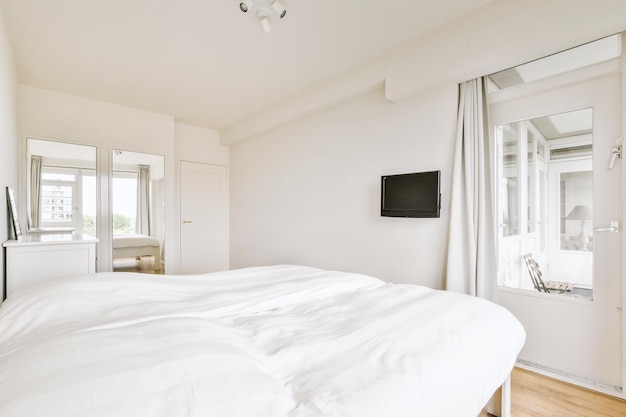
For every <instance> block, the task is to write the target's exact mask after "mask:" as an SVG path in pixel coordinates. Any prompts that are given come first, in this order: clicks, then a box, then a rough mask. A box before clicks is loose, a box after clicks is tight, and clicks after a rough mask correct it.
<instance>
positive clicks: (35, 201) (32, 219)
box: [28, 155, 43, 228]
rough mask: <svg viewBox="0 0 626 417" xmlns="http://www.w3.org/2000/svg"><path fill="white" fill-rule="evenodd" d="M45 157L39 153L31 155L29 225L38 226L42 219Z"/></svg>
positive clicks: (31, 226)
mask: <svg viewBox="0 0 626 417" xmlns="http://www.w3.org/2000/svg"><path fill="white" fill-rule="evenodd" d="M42 163H43V158H42V157H41V156H39V155H31V157H30V198H29V201H30V213H29V216H28V217H29V219H28V220H29V221H28V223H29V227H30V228H37V227H39V225H40V220H41V214H40V211H41V165H42Z"/></svg>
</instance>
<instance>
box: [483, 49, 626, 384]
mask: <svg viewBox="0 0 626 417" xmlns="http://www.w3.org/2000/svg"><path fill="white" fill-rule="evenodd" d="M619 68H620V67H619V60H618V59H613V60H607V61H604V62H602V63H600V64H597V65H594V66H591V67H585V68H583V69H581V70H576V71H570V72H568V73H567V74H565V77H562V76H561V77H552V78H550V79H545V80H541V81H537V82H534V83H528V84H527V85H518V86H516V87H515V88H513V89H510V90H502V91H499V92H496V93H494V94H492V95H491V98H492V104H491V107H490V111H491V114H490V116H491V123H492V131H493V132H494V137H495V142H496V148H497V151H496V155H495V158H496V166H497V169H498V183H497V184H496V189H497V195H498V198H497V200H498V208H497V210H498V213H499V229H498V230H499V237H498V248H499V273H498V288H499V291H498V296H499V302H500V303H501V304H502V305H504V306H505V307H506V308H508V309H509V310H510V311H511V312H512V313H513V314H515V315H516V316H517V317H518V318H519V320H520V321H521V322H522V324H523V325H524V327H525V328H526V331H527V335H528V336H527V343H526V345H525V347H524V349H523V350H522V352H521V354H520V357H519V360H520V362H521V363H523V364H526V365H527V366H529V367H533V368H534V369H538V370H541V371H543V372H546V373H549V374H551V375H554V376H558V377H561V378H562V379H566V380H570V381H572V382H576V383H579V384H580V385H585V386H589V387H591V388H594V389H598V390H601V391H605V392H608V393H611V394H616V395H620V396H623V390H622V387H623V376H624V366H623V347H622V341H623V336H622V308H621V307H622V303H621V302H622V288H621V284H620V279H621V276H622V261H621V256H620V254H621V252H620V251H621V245H622V232H621V231H617V230H616V229H613V228H611V227H609V226H611V225H615V223H612V222H613V221H615V220H617V219H620V218H621V203H620V202H621V198H622V197H621V193H622V189H623V188H622V182H621V178H622V174H621V172H622V162H621V161H618V162H617V163H616V164H615V165H614V167H613V168H612V169H609V161H610V157H611V151H612V148H613V147H614V146H615V145H616V140H617V138H619V137H620V118H619V114H620V111H619V102H620V100H619V94H620V91H621V79H620V70H619ZM525 256H526V259H525ZM529 257H530V258H531V259H532V260H533V261H534V264H533V265H529V264H528V262H526V260H528V258H529ZM533 272H534V273H537V272H538V273H539V278H540V280H541V281H542V282H543V283H544V284H545V287H546V288H542V287H541V286H538V285H537V280H536V279H534V278H536V276H534V275H533ZM535 275H536V274H535Z"/></svg>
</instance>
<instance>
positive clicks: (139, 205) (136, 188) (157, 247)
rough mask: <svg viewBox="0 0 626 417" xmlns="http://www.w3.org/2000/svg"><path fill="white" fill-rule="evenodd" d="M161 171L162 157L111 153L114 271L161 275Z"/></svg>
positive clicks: (162, 219) (162, 172) (163, 264)
mask: <svg viewBox="0 0 626 417" xmlns="http://www.w3.org/2000/svg"><path fill="white" fill-rule="evenodd" d="M164 168H165V158H164V157H163V156H162V155H153V154H146V153H139V152H131V151H124V150H118V149H116V150H113V153H112V173H111V210H112V211H111V217H112V218H111V225H112V254H113V270H114V271H127V272H141V273H150V274H155V273H156V274H162V273H163V271H164V270H165V251H164V247H163V242H164V238H165V233H164V231H165V228H164V225H165V216H164V214H165V213H164V204H165V200H164V177H165V176H164Z"/></svg>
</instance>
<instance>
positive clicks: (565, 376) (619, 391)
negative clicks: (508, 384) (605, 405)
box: [515, 360, 626, 399]
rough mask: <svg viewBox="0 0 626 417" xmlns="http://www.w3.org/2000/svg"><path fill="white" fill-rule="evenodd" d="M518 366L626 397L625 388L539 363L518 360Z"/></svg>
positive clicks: (614, 395) (559, 379) (607, 393)
mask: <svg viewBox="0 0 626 417" xmlns="http://www.w3.org/2000/svg"><path fill="white" fill-rule="evenodd" d="M515 366H517V367H518V368H521V369H525V370H527V371H531V372H535V373H538V374H540V375H543V376H547V377H548V378H552V379H556V380H558V381H562V382H567V383H568V384H572V385H576V386H579V387H582V388H585V389H588V390H591V391H596V392H600V393H602V394H606V395H610V396H612V397H616V398H620V399H626V393H624V390H623V388H620V387H611V386H607V385H603V384H598V383H596V382H593V381H589V380H586V379H582V378H578V377H576V376H573V375H569V374H566V373H564V372H560V371H557V370H554V369H550V368H546V367H543V366H541V365H537V364H534V363H530V362H524V361H519V360H518V361H517V363H516V364H515Z"/></svg>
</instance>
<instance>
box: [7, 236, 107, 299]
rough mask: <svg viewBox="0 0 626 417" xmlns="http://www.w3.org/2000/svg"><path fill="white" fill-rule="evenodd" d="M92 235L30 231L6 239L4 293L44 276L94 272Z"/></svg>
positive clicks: (48, 277)
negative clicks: (14, 238) (15, 237)
mask: <svg viewBox="0 0 626 417" xmlns="http://www.w3.org/2000/svg"><path fill="white" fill-rule="evenodd" d="M97 242H98V240H97V239H96V238H94V237H92V236H87V235H74V234H58V235H49V234H43V235H41V234H34V235H27V236H22V237H21V238H20V239H19V240H7V241H6V242H4V244H3V245H2V246H4V248H5V250H6V253H5V262H6V294H5V295H6V296H8V297H10V296H11V294H12V293H13V292H14V291H15V290H17V289H18V288H21V287H23V286H25V285H28V284H31V283H34V282H39V281H44V280H47V279H53V278H59V277H65V276H72V275H84V274H93V273H95V272H96V243H97Z"/></svg>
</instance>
